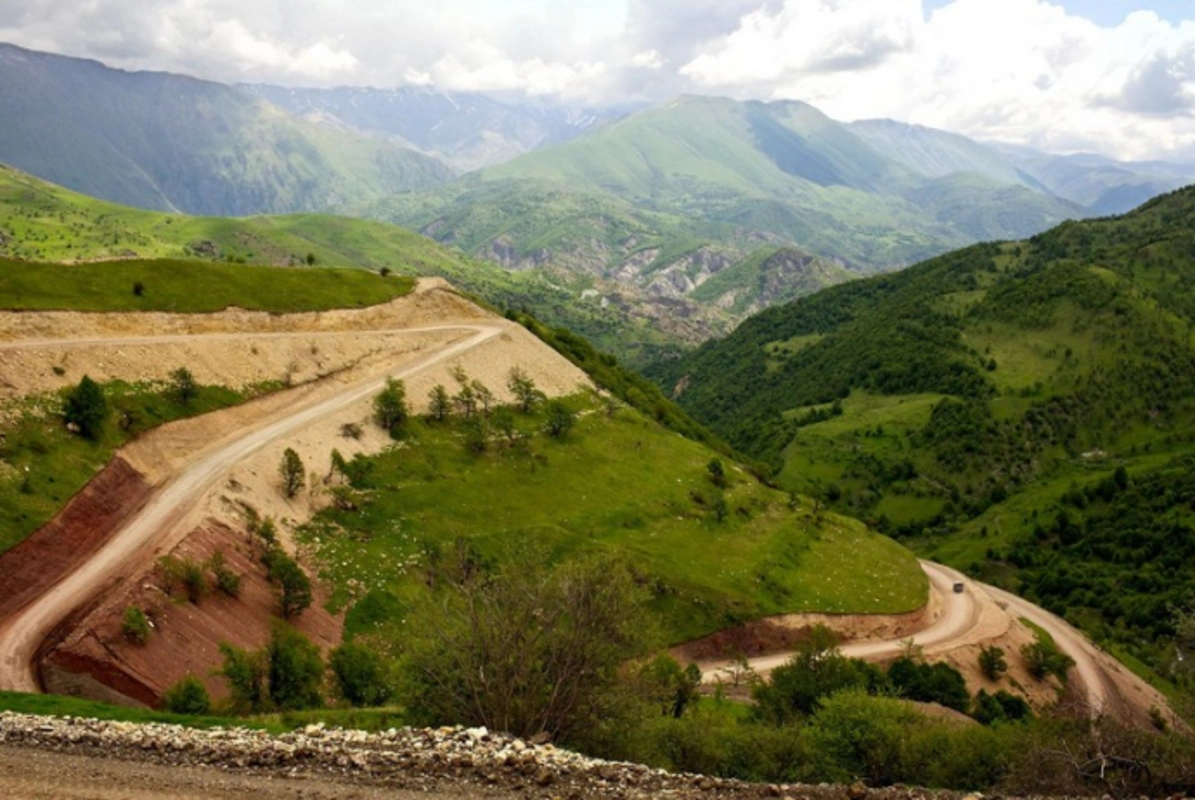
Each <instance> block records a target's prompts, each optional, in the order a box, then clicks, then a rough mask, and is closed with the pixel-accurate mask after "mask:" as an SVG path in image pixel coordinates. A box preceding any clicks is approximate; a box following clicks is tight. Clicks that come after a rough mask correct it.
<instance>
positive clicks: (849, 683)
mask: <svg viewBox="0 0 1195 800" xmlns="http://www.w3.org/2000/svg"><path fill="white" fill-rule="evenodd" d="M882 682H883V675H882V673H880V671H879V669H877V668H876V667H874V666H872V665H870V664H868V663H866V662H864V661H861V660H859V659H850V658H847V657H846V656H844V655H842V653H841V652H839V650H838V642H837V638H836V637H835V635H834V633H833V632H832V631H830V630H829V629H828V628H825V627H822V626H818V627H816V628H814V629H813V631H812V633H811V634H810V638H809V639H808V640H807V641H805V642H803V643H802V644H801V645H800V646H799V647H798V648H797V650H796V652H795V653H794V654H793V657H792V658H791V659H790V660H789V661H788V663H787V664H784V665H783V666H780V667H777V668H776V669H774V670H772V677H771V680H770V681H769V682H768V683H765V684H761V685H759V686H757V687H756V688H755V689H754V691H753V692H752V695H753V696H754V698H755V702H756V708H755V715H756V716H757V717H758V718H760V719H763V720H766V721H768V722H771V723H772V724H776V725H783V724H785V723H788V722H791V721H794V720H796V719H798V718H800V717H803V716H806V715H809V714H812V713H813V712H815V711H816V710H817V709H818V708H820V707H821V704H822V700H823V699H824V698H826V697H829V696H830V695H832V694H834V693H835V692H841V691H843V690H846V689H859V690H863V691H874V690H876V689H877V688H878V687H879V686H880V684H881V683H882Z"/></svg>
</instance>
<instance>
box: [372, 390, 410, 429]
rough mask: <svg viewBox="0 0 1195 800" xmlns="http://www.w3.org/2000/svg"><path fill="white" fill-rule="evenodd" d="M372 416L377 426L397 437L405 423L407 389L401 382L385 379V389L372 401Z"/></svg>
mask: <svg viewBox="0 0 1195 800" xmlns="http://www.w3.org/2000/svg"><path fill="white" fill-rule="evenodd" d="M373 416H374V419H375V420H376V421H377V423H378V425H380V426H381V427H382V428H384V429H385V430H386V431H387V432H388V433H389V434H390V435H391V436H392V437H397V436H398V434H399V433H400V432H401V431H402V427H403V425H405V424H406V422H407V416H408V411H407V388H406V385H405V384H403V382H402V381H399V380H395V379H394V378H387V379H386V387H385V388H384V389H382V391H381V393H379V394H378V396H377V397H375V398H374V399H373Z"/></svg>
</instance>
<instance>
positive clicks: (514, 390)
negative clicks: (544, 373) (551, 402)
mask: <svg viewBox="0 0 1195 800" xmlns="http://www.w3.org/2000/svg"><path fill="white" fill-rule="evenodd" d="M506 388H508V389H510V393H511V394H513V395H514V396H515V400H516V401H518V406H519V410H520V411H522V412H523V413H524V414H530V413H531V412H532V411H533V410H534V409H535V407H536V406H537V405H538V404H539V402H540V400H542V399H543V393H542V392H540V391H539V389H537V388H535V381H533V380H532V379H531V378H530V377H529V376H528V375H527V373H526V372H524V371H523V370H522V369H520V368H518V367H514V368H513V369H511V371H510V379H509V380H508V381H507V383H506Z"/></svg>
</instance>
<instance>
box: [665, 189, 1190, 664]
mask: <svg viewBox="0 0 1195 800" xmlns="http://www.w3.org/2000/svg"><path fill="white" fill-rule="evenodd" d="M1190 204H1191V192H1190V190H1184V191H1180V192H1177V193H1174V194H1172V195H1169V196H1166V197H1164V198H1159V199H1158V200H1155V201H1153V202H1152V203H1149V204H1147V205H1146V206H1144V207H1143V208H1141V209H1140V210H1138V211H1136V212H1133V213H1131V214H1129V215H1127V216H1125V217H1122V218H1114V219H1108V220H1101V221H1092V222H1085V223H1078V224H1067V225H1064V226H1062V227H1060V228H1058V229H1055V230H1054V231H1050V232H1048V233H1045V234H1042V235H1040V236H1038V237H1035V238H1034V239H1031V240H1029V241H1027V242H1021V243H1006V244H999V245H982V246H978V247H975V248H971V249H970V250H964V251H960V252H959V253H957V254H954V255H952V256H947V257H943V258H941V259H937V260H933V261H929V262H926V263H925V264H922V265H919V266H916V267H912V268H910V269H909V270H907V271H905V272H903V273H900V274H899V275H897V276H893V277H887V278H881V279H873V280H871V281H862V282H858V283H855V284H852V285H850V286H848V287H840V288H839V289H834V290H829V291H827V292H823V293H822V294H820V295H817V296H816V297H815V298H812V299H811V300H809V301H798V302H797V303H796V304H793V305H790V306H788V307H785V308H777V309H772V310H769V311H768V312H765V313H764V314H762V315H759V316H758V317H756V318H755V319H753V320H751V321H750V322H749V323H747V324H745V325H744V326H742V327H741V328H740V329H739V330H738V331H737V332H736V333H735V334H734V335H732V336H731V337H729V338H727V339H725V340H723V341H721V342H718V343H715V344H711V345H707V346H706V347H704V348H702V349H699V350H698V351H697V352H696V353H694V354H693V355H692V356H690V357H687V358H686V359H683V360H682V361H680V362H674V363H670V364H661V365H660V367H659V371H658V372H656V373H653V374H656V375H657V376H658V377H659V378H660V379H661V380H662V382H663V384H664V385H665V386H670V387H673V388H675V389H676V390H677V391H676V394H675V396H676V397H677V399H678V400H679V401H680V402H681V404H682V405H683V406H685V407H686V409H687V410H689V411H690V413H692V414H694V416H695V417H696V418H697V419H698V420H701V421H703V422H706V423H707V424H710V425H712V426H713V427H714V429H715V430H716V431H717V432H719V433H722V434H723V435H726V436H727V437H728V438H729V440H730V441H731V442H732V443H733V444H735V445H736V446H738V447H740V448H742V449H743V450H745V451H746V452H748V453H751V454H753V455H755V456H757V457H764V458H767V459H769V460H770V461H771V462H772V463H773V464H775V465H776V467H777V468H778V470H779V473H778V475H779V477H778V480H779V482H780V483H781V484H782V485H785V486H788V487H791V488H794V489H799V490H800V491H810V492H814V493H818V494H820V495H821V496H823V497H825V498H826V499H827V502H829V503H830V504H831V506H832V507H835V508H838V509H840V510H843V511H846V512H847V513H850V514H852V515H855V516H858V517H861V518H864V519H868V520H870V521H871V522H872V524H874V525H876V527H877V528H878V529H880V530H884V531H887V532H889V533H890V534H892V535H894V536H895V537H897V538H898V539H899V540H901V541H904V542H906V543H908V544H909V545H911V546H912V547H914V548H915V549H917V550H918V552H919V553H921V554H922V555H924V556H925V557H928V558H932V559H936V560H943V561H945V562H946V563H949V564H951V565H953V566H955V567H957V568H960V569H965V570H967V571H968V573H970V574H971V575H973V576H975V577H981V578H983V579H986V580H990V581H994V582H995V583H997V584H998V585H1001V586H1003V587H1005V588H1010V589H1014V590H1020V591H1023V592H1025V593H1026V594H1027V595H1028V596H1029V597H1030V598H1032V599H1035V600H1038V601H1040V602H1042V603H1043V604H1044V605H1045V606H1046V607H1047V608H1049V609H1050V610H1052V611H1054V612H1056V613H1060V614H1066V615H1067V618H1068V620H1069V621H1070V622H1072V623H1073V624H1077V625H1079V626H1080V627H1083V628H1084V629H1086V630H1087V631H1088V632H1089V633H1095V634H1096V635H1097V636H1098V637H1099V639H1100V641H1101V642H1102V643H1103V644H1105V645H1106V646H1108V647H1110V648H1114V649H1115V652H1117V653H1118V654H1122V655H1126V656H1127V657H1128V658H1129V659H1130V660H1131V661H1133V662H1134V663H1137V664H1139V665H1140V664H1142V663H1143V664H1148V665H1149V667H1148V668H1145V667H1144V666H1139V667H1138V671H1139V672H1141V673H1142V674H1145V675H1147V676H1148V677H1150V679H1151V680H1155V681H1161V683H1160V684H1159V685H1168V683H1169V681H1171V680H1174V679H1175V677H1176V673H1175V672H1174V671H1173V666H1174V661H1173V659H1174V657H1175V656H1174V652H1175V651H1174V650H1173V646H1174V645H1173V639H1172V638H1171V637H1172V636H1173V631H1174V627H1173V625H1174V623H1173V622H1172V620H1173V619H1175V616H1174V614H1175V613H1176V612H1175V611H1172V610H1171V609H1181V608H1182V607H1183V604H1184V603H1185V602H1186V601H1185V600H1184V598H1185V597H1186V593H1187V592H1188V591H1189V584H1188V583H1187V580H1188V578H1187V576H1186V572H1185V570H1183V569H1181V568H1179V569H1178V570H1177V571H1176V572H1175V573H1172V577H1171V578H1170V579H1168V580H1157V581H1155V580H1152V579H1148V580H1142V581H1141V582H1140V583H1138V584H1136V585H1138V586H1140V587H1142V594H1140V595H1138V594H1136V593H1135V592H1133V594H1132V595H1131V597H1126V596H1124V595H1123V594H1122V595H1121V596H1119V597H1117V596H1116V595H1117V592H1116V591H1115V590H1114V589H1112V587H1113V586H1114V585H1120V586H1122V587H1123V586H1124V585H1125V584H1124V583H1123V582H1124V581H1125V580H1126V578H1127V570H1129V569H1134V568H1136V567H1134V568H1129V567H1128V566H1127V565H1128V564H1130V563H1132V564H1135V565H1139V564H1140V562H1139V561H1137V559H1136V557H1130V556H1128V555H1127V554H1126V553H1125V552H1124V551H1123V550H1122V551H1120V552H1117V548H1122V547H1124V546H1125V544H1126V541H1125V538H1122V537H1128V538H1131V539H1133V540H1134V541H1135V542H1136V544H1135V545H1134V546H1135V547H1137V548H1140V547H1143V546H1144V547H1147V548H1152V549H1151V550H1150V552H1151V553H1152V555H1151V556H1150V557H1149V558H1148V559H1146V560H1147V561H1148V562H1150V563H1152V561H1153V559H1163V560H1168V559H1171V558H1181V555H1180V553H1182V552H1185V549H1184V548H1185V546H1186V545H1185V544H1183V542H1185V534H1181V533H1179V531H1186V530H1188V527H1187V526H1188V525H1189V521H1188V520H1187V513H1186V509H1185V501H1182V500H1179V501H1177V502H1174V501H1175V499H1176V497H1184V496H1185V495H1184V494H1182V492H1183V491H1184V488H1183V487H1185V486H1186V485H1187V479H1186V477H1185V476H1186V475H1187V472H1188V469H1187V466H1186V458H1187V442H1188V440H1189V438H1190V434H1189V430H1188V429H1189V427H1190V423H1191V417H1190V411H1191V410H1190V408H1189V402H1188V397H1189V389H1188V387H1187V384H1188V383H1189V378H1190V375H1191V374H1192V371H1191V358H1192V351H1191V349H1190V337H1189V334H1188V331H1189V327H1190V324H1191V317H1190V309H1189V296H1188V295H1189V292H1188V290H1187V285H1188V283H1189V275H1188V273H1189V266H1190V261H1189V258H1188V257H1187V256H1186V255H1184V254H1185V248H1186V241H1187V239H1188V238H1189V237H1190V223H1189V220H1188V219H1187V217H1188V216H1189V213H1190ZM748 386H749V387H752V389H750V390H745V389H741V388H740V387H748ZM1163 487H1166V488H1163ZM1167 489H1168V490H1169V491H1170V492H1171V494H1168V495H1166V496H1167V497H1169V498H1170V500H1168V501H1158V502H1154V503H1152V508H1153V509H1154V513H1159V514H1163V515H1164V516H1165V518H1166V520H1167V522H1166V523H1165V524H1161V523H1158V524H1156V525H1155V524H1152V523H1145V527H1138V529H1137V530H1138V531H1139V532H1138V533H1136V534H1133V535H1131V536H1130V535H1129V534H1127V531H1126V528H1127V527H1128V526H1129V525H1131V524H1133V523H1128V524H1123V523H1120V522H1116V521H1114V520H1113V518H1112V516H1111V513H1120V514H1126V513H1131V512H1129V509H1130V508H1134V507H1135V508H1142V507H1143V506H1150V505H1151V501H1150V499H1149V498H1151V497H1154V496H1158V497H1161V495H1162V493H1163V492H1165V491H1167ZM1163 506H1164V507H1165V510H1163ZM1114 508H1115V509H1117V512H1112V509H1114ZM1121 519H1124V517H1121ZM1137 524H1138V525H1140V524H1141V521H1140V520H1139V521H1138V523H1137ZM1151 525H1152V527H1151ZM1097 530H1098V531H1099V533H1098V536H1099V537H1100V538H1099V540H1098V543H1097V539H1096V536H1097V533H1096V531H1097ZM1147 530H1148V531H1150V533H1149V534H1146V533H1145V531H1147ZM1155 531H1156V532H1155ZM1142 536H1145V537H1146V539H1141V538H1140V537H1142ZM1154 537H1167V538H1166V539H1165V541H1167V544H1165V545H1163V544H1162V543H1161V541H1162V539H1161V538H1154ZM1146 541H1149V542H1150V543H1149V544H1146ZM1173 548H1177V549H1173ZM1093 550H1094V552H1093ZM1136 552H1137V554H1138V557H1140V554H1141V553H1143V552H1144V551H1143V550H1141V549H1138V550H1137V551H1136ZM1080 563H1081V564H1082V565H1083V566H1081V567H1080V566H1079V564H1080ZM1113 564H1121V565H1124V566H1121V567H1116V566H1112V565H1113ZM1146 569H1151V567H1146ZM1097 583H1098V586H1099V588H1097ZM1147 584H1148V585H1149V586H1150V588H1149V589H1148V590H1146V589H1144V586H1145V585H1147ZM1163 584H1165V585H1163ZM1122 591H1123V589H1122ZM1147 598H1148V599H1147ZM1179 680H1181V677H1180V678H1179Z"/></svg>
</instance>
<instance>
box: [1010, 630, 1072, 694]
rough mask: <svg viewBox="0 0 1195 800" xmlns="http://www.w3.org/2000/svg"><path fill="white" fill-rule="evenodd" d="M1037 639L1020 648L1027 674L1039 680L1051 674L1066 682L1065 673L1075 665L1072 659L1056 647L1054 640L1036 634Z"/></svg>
mask: <svg viewBox="0 0 1195 800" xmlns="http://www.w3.org/2000/svg"><path fill="white" fill-rule="evenodd" d="M1038 637H1039V638H1038V640H1037V641H1036V642H1034V643H1033V644H1027V645H1024V646H1023V647H1022V648H1021V657H1022V658H1023V659H1025V667H1026V668H1027V669H1028V670H1029V674H1030V675H1032V676H1033V677H1034V678H1036V679H1037V680H1039V681H1044V680H1045V679H1046V678H1047V677H1048V676H1050V675H1053V676H1055V677H1057V678H1058V680H1060V681H1062V682H1064V683H1065V682H1066V679H1067V673H1068V672H1069V671H1070V668H1071V667H1073V666H1074V665H1075V661H1074V659H1072V658H1071V657H1070V656H1068V655H1067V654H1066V653H1064V652H1062V651H1061V650H1059V649H1058V646H1057V645H1056V644H1054V642H1052V641H1050V640H1049V639H1046V638H1045V637H1044V636H1042V635H1041V634H1038Z"/></svg>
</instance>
